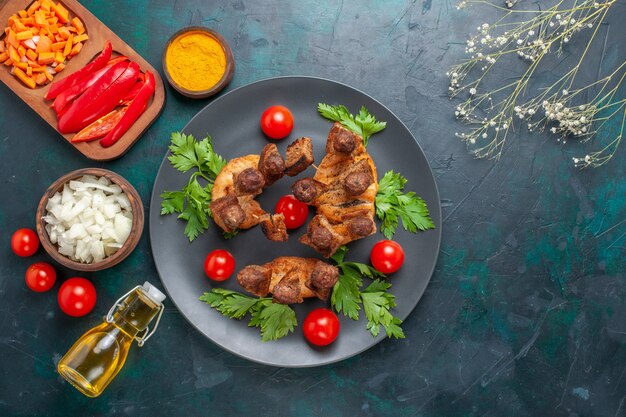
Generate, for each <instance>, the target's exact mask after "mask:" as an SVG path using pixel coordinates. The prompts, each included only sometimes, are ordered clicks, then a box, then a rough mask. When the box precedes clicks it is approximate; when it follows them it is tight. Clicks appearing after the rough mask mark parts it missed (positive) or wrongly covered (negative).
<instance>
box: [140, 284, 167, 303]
mask: <svg viewBox="0 0 626 417" xmlns="http://www.w3.org/2000/svg"><path fill="white" fill-rule="evenodd" d="M142 288H143V290H144V291H145V292H146V294H147V295H148V297H150V299H152V301H154V302H155V303H158V304H161V303H163V300H165V299H166V298H167V297H166V296H165V294H163V293H162V292H161V291H160V290H159V289H158V288H157V287H155V286H154V285H152V284H150V283H149V282H148V281H146V282H144V283H143V286H142Z"/></svg>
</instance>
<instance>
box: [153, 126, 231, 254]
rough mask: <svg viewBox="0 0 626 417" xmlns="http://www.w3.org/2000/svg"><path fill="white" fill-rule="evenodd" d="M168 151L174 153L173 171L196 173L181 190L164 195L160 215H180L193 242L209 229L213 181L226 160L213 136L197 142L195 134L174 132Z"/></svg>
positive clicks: (172, 157)
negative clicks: (218, 149) (202, 183)
mask: <svg viewBox="0 0 626 417" xmlns="http://www.w3.org/2000/svg"><path fill="white" fill-rule="evenodd" d="M169 150H170V152H171V153H172V154H171V155H170V156H169V157H168V158H167V159H168V160H169V161H170V164H172V166H173V167H174V168H176V169H177V170H179V171H180V172H187V171H189V170H192V169H195V172H194V173H193V174H191V178H189V181H188V182H187V185H185V186H184V187H183V189H182V190H180V191H163V193H161V198H162V199H163V200H162V201H161V214H162V215H164V214H173V213H179V214H178V218H179V219H183V220H185V221H186V222H187V225H186V226H185V235H186V236H187V237H188V238H189V241H190V242H191V241H193V240H194V239H195V238H196V237H198V235H199V234H200V233H202V232H204V231H205V230H207V229H208V228H209V217H210V216H211V210H210V209H209V204H210V203H211V191H212V190H213V181H214V180H215V177H216V176H217V174H219V172H220V171H221V170H222V168H224V165H226V161H225V160H224V158H222V157H221V156H220V155H218V154H217V153H216V152H215V151H214V150H213V143H212V142H211V137H210V136H207V137H205V138H204V139H203V140H201V141H199V142H198V141H197V140H196V139H195V138H194V137H193V136H192V135H185V134H184V133H180V132H174V133H172V143H171V145H170V146H169ZM198 177H200V178H202V179H203V180H204V181H206V185H205V186H202V185H201V184H200V183H199V182H198Z"/></svg>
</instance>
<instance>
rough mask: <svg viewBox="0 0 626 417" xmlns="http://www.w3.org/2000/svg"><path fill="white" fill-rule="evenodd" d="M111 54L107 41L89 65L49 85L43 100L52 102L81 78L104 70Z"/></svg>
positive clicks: (110, 47)
mask: <svg viewBox="0 0 626 417" xmlns="http://www.w3.org/2000/svg"><path fill="white" fill-rule="evenodd" d="M112 52H113V45H111V42H109V41H107V42H106V44H104V49H103V50H102V52H100V55H98V56H97V57H95V58H94V59H93V60H92V61H91V62H90V63H89V64H87V65H85V66H84V67H82V68H81V69H79V70H78V71H76V72H74V73H72V74H70V75H68V76H67V77H65V78H63V79H62V80H59V81H55V82H53V83H52V84H50V88H49V89H48V92H47V93H46V95H45V96H44V98H45V99H46V100H52V99H54V98H56V97H57V96H58V95H59V94H60V93H61V92H62V91H65V90H67V89H68V88H70V87H72V86H73V85H74V84H75V83H77V82H78V81H80V80H81V79H82V78H83V77H85V76H87V75H89V74H91V73H93V72H95V71H98V70H99V69H101V68H104V66H105V65H106V64H107V62H109V59H111V53H112Z"/></svg>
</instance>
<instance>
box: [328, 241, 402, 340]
mask: <svg viewBox="0 0 626 417" xmlns="http://www.w3.org/2000/svg"><path fill="white" fill-rule="evenodd" d="M347 252H348V248H347V247H346V246H342V247H341V248H339V249H338V250H337V252H335V254H334V255H333V256H332V259H333V260H334V261H335V262H336V263H337V267H338V268H339V269H340V270H341V274H340V275H339V281H337V283H336V284H335V286H334V287H333V292H332V294H331V296H330V304H331V305H332V306H333V308H334V309H335V310H336V311H337V312H340V313H341V312H342V313H343V314H344V315H346V316H348V317H350V318H351V319H352V320H358V319H359V311H360V310H361V307H362V308H363V312H364V313H365V317H366V318H367V330H369V332H370V333H371V334H372V336H374V337H376V336H378V334H379V333H380V326H383V328H384V329H385V332H386V333H387V336H389V337H394V338H396V339H403V338H404V337H405V336H404V331H403V330H402V327H400V325H401V324H402V320H400V319H399V318H397V317H394V316H393V314H391V312H390V310H391V309H392V308H393V307H395V306H396V302H395V296H394V295H393V294H391V293H389V292H388V290H389V288H391V284H389V283H388V282H386V281H382V280H381V278H384V277H385V275H384V274H383V273H381V272H379V271H377V270H376V269H374V268H372V267H371V266H369V265H366V264H362V263H358V262H346V261H344V258H345V256H346V253H347ZM364 276H365V277H367V278H370V279H373V281H372V283H371V284H370V285H368V286H367V287H366V288H365V289H364V290H361V287H362V286H363V277H364Z"/></svg>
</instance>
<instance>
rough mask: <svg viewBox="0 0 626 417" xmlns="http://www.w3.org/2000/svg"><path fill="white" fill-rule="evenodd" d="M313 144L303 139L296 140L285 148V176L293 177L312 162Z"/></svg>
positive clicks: (309, 140) (307, 139)
mask: <svg viewBox="0 0 626 417" xmlns="http://www.w3.org/2000/svg"><path fill="white" fill-rule="evenodd" d="M314 161H315V160H314V158H313V144H312V143H311V139H309V138H306V137H303V138H300V139H296V140H295V141H294V142H293V143H292V144H290V145H289V146H287V151H286V154H285V174H287V175H289V176H290V177H295V176H296V175H298V174H299V173H301V172H302V171H304V170H305V169H307V168H308V167H309V166H310V165H311V164H312V163H313V162H314Z"/></svg>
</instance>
